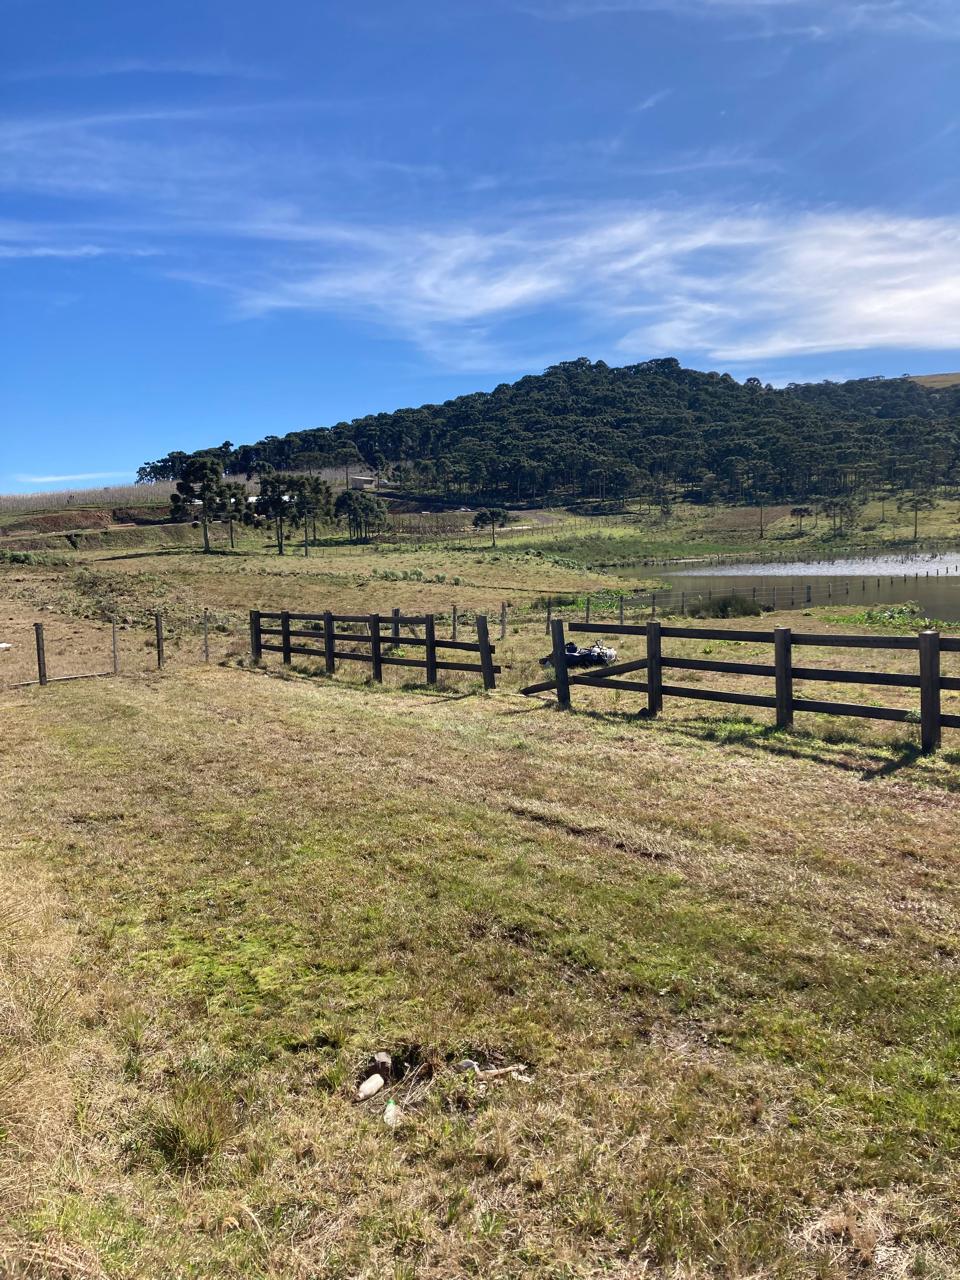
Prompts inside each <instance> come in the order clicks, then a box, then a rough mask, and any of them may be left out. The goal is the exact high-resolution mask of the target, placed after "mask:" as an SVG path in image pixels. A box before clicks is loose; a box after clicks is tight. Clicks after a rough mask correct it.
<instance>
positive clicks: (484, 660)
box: [250, 609, 500, 689]
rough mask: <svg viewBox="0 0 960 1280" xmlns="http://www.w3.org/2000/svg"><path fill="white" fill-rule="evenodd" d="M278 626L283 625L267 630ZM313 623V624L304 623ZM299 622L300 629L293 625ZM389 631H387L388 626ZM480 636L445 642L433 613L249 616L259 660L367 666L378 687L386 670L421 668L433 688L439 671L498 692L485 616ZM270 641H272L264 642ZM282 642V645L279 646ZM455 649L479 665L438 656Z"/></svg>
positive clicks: (479, 616)
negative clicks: (408, 654)
mask: <svg viewBox="0 0 960 1280" xmlns="http://www.w3.org/2000/svg"><path fill="white" fill-rule="evenodd" d="M264 620H266V621H267V622H268V623H271V622H279V623H280V625H279V627H275V626H264ZM303 623H308V624H310V625H309V626H306V627H304V626H302V625H299V624H303ZM291 624H298V625H291ZM358 625H360V626H364V627H365V628H366V630H365V631H343V630H338V627H339V628H342V627H344V626H358ZM385 626H386V627H388V628H389V632H388V633H385V632H384V629H383V628H384V627H385ZM421 627H422V628H423V635H422V636H421V635H418V634H416V629H417V628H421ZM476 627H477V638H476V640H475V641H472V640H456V639H450V640H446V639H443V638H441V637H439V636H438V635H437V630H436V622H435V618H434V615H433V614H432V613H428V614H424V615H422V616H419V617H412V616H409V615H405V614H401V613H400V611H399V609H394V610H393V611H392V612H391V613H389V614H379V613H369V614H348V613H331V612H327V613H290V612H287V611H284V612H281V613H263V612H260V611H258V610H256V609H255V610H253V611H252V612H251V614H250V653H251V656H252V657H253V660H254V661H255V662H259V661H260V660H261V659H262V657H263V655H264V654H265V653H279V654H282V655H283V662H284V664H285V665H286V666H289V665H290V663H291V661H292V659H293V655H294V654H296V655H298V656H302V657H307V658H318V659H322V660H323V663H324V668H325V670H326V671H327V673H328V674H330V675H332V674H333V673H334V671H335V670H336V666H337V662H365V663H368V664H369V665H370V667H371V670H372V675H373V679H374V680H375V681H377V682H378V683H380V682H382V680H383V668H384V667H416V668H420V669H421V670H424V671H425V672H426V682H427V684H428V685H434V684H436V683H437V673H438V672H440V671H471V672H476V674H478V675H479V676H481V677H482V679H483V687H484V688H485V689H494V688H496V683H497V681H496V677H497V676H498V675H499V674H500V667H499V666H497V665H496V664H495V663H494V661H493V655H494V654H495V653H496V646H494V645H492V644H491V643H490V629H489V626H488V623H487V618H486V615H485V614H480V613H478V614H477V616H476ZM401 628H406V629H407V630H411V631H413V632H414V634H413V635H411V636H402V637H401V635H400V629H401ZM265 637H268V638H265ZM275 638H279V641H280V643H279V644H277V643H275ZM302 640H312V641H313V642H314V644H312V645H309V644H299V643H295V641H302ZM344 644H354V645H361V646H363V647H362V648H361V649H360V650H355V649H344V648H342V647H338V645H340V646H342V645H344ZM401 645H402V646H403V647H404V648H406V647H408V646H409V647H410V648H414V649H417V650H419V649H422V650H423V657H422V658H421V657H416V658H402V657H398V656H397V655H396V654H395V653H394V652H392V651H393V650H394V649H397V648H399V647H401ZM449 650H453V651H454V652H455V653H463V654H464V655H467V654H476V655H477V658H478V661H476V662H466V661H456V662H454V661H448V660H447V659H445V658H442V657H438V651H439V652H446V651H449Z"/></svg>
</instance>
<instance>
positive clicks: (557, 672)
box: [550, 596, 589, 711]
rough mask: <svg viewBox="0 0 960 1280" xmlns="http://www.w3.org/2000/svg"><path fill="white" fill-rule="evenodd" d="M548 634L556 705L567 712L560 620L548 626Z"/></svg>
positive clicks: (567, 689) (567, 679)
mask: <svg viewBox="0 0 960 1280" xmlns="http://www.w3.org/2000/svg"><path fill="white" fill-rule="evenodd" d="M587 598H588V599H589V596H588V597H587ZM550 634H551V636H552V637H553V675H554V678H555V680H556V682H557V705H558V706H559V708H560V710H561V711H569V710H570V677H569V676H568V674H567V643H566V640H565V639H564V634H563V619H562V618H557V619H556V620H555V621H554V622H552V623H551V624H550Z"/></svg>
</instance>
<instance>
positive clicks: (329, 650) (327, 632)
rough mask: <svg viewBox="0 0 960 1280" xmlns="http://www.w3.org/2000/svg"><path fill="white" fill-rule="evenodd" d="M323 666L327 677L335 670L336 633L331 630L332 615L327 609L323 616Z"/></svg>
mask: <svg viewBox="0 0 960 1280" xmlns="http://www.w3.org/2000/svg"><path fill="white" fill-rule="evenodd" d="M323 666H324V670H325V671H326V673H327V675H328V676H332V675H333V673H334V672H335V671H336V669H337V655H336V633H335V632H334V629H333V614H332V613H331V612H330V610H329V609H328V610H327V611H326V613H325V614H324V615H323Z"/></svg>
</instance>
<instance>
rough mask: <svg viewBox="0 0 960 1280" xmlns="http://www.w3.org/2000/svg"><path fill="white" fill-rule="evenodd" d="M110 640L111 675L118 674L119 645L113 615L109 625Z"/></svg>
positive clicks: (115, 616) (115, 617) (115, 619)
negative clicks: (111, 652)
mask: <svg viewBox="0 0 960 1280" xmlns="http://www.w3.org/2000/svg"><path fill="white" fill-rule="evenodd" d="M110 632H111V635H110V640H111V643H112V646H113V674H114V675H115V676H118V675H119V674H120V644H119V641H118V638H117V615H116V614H114V615H113V618H112V619H111V623H110Z"/></svg>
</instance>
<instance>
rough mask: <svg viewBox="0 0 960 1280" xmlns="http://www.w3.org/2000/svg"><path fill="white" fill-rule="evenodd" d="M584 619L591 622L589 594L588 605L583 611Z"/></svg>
mask: <svg viewBox="0 0 960 1280" xmlns="http://www.w3.org/2000/svg"><path fill="white" fill-rule="evenodd" d="M583 620H584V622H586V623H589V622H590V597H589V596H587V607H586V609H584V611H583Z"/></svg>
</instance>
